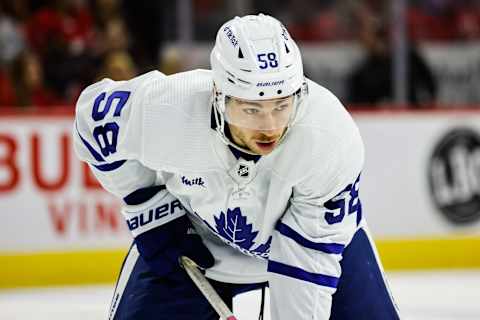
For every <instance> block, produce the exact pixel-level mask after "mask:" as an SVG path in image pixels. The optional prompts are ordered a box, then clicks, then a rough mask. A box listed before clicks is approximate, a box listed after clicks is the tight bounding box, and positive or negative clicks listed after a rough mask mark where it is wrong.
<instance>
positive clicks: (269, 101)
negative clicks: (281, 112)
mask: <svg viewBox="0 0 480 320" xmlns="http://www.w3.org/2000/svg"><path fill="white" fill-rule="evenodd" d="M229 98H230V100H231V101H234V102H235V103H237V104H249V105H259V106H263V105H279V104H283V103H288V102H290V101H291V100H292V96H287V97H282V98H274V99H267V100H247V99H241V98H236V97H229Z"/></svg>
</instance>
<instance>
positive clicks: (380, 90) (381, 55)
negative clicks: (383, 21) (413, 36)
mask: <svg viewBox="0 0 480 320" xmlns="http://www.w3.org/2000/svg"><path fill="white" fill-rule="evenodd" d="M359 40H360V43H361V45H362V47H363V48H364V50H365V58H364V60H363V61H362V62H361V63H360V64H359V65H358V66H357V67H356V68H355V69H354V70H353V72H352V73H351V75H350V77H349V79H348V83H347V95H348V102H349V103H351V104H354V105H355V104H357V105H365V104H368V105H372V104H377V105H378V104H390V103H392V102H393V98H394V92H393V79H392V73H393V61H392V52H391V46H390V43H389V35H388V31H387V29H386V28H385V27H383V26H381V25H379V24H378V23H375V20H370V22H366V23H364V24H363V26H362V28H361V30H360V32H359ZM407 55H408V68H407V86H408V87H407V99H408V101H407V102H408V103H410V104H411V105H413V106H421V105H428V104H432V103H434V102H435V96H436V83H435V79H434V77H433V74H432V71H431V70H430V68H429V67H428V65H427V63H426V62H425V60H424V59H423V58H422V56H421V55H420V54H419V52H417V50H416V48H415V47H413V46H410V47H409V49H408V53H407Z"/></svg>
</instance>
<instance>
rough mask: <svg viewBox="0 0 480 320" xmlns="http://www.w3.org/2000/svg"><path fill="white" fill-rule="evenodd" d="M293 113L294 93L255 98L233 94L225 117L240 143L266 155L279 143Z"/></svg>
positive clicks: (233, 136) (233, 134)
mask: <svg viewBox="0 0 480 320" xmlns="http://www.w3.org/2000/svg"><path fill="white" fill-rule="evenodd" d="M293 113H294V106H293V97H292V96H289V97H285V98H280V99H272V100H256V101H250V100H241V99H237V98H230V99H229V101H228V103H227V106H226V112H225V118H226V121H227V123H228V125H229V128H230V132H231V133H232V138H233V141H234V142H235V143H236V144H237V145H239V146H240V147H243V148H246V149H248V150H250V151H252V152H253V153H255V154H259V155H267V154H269V153H270V152H272V151H273V149H274V148H275V147H276V146H277V144H278V142H279V141H280V138H281V137H282V135H283V133H284V131H285V129H286V127H287V125H288V123H289V121H290V119H291V117H292V116H293Z"/></svg>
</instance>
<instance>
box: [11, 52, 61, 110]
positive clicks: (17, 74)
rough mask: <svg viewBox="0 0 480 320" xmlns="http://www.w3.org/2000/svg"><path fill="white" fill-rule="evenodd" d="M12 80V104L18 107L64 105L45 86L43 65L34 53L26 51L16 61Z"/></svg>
mask: <svg viewBox="0 0 480 320" xmlns="http://www.w3.org/2000/svg"><path fill="white" fill-rule="evenodd" d="M11 80H12V83H13V88H14V92H15V97H14V101H12V102H13V104H14V105H16V106H22V107H28V106H36V107H47V106H53V105H62V104H63V103H64V102H63V101H62V100H61V99H60V98H59V97H58V96H56V95H55V93H54V92H53V91H52V90H50V89H49V88H47V87H46V86H45V85H44V81H43V80H44V79H43V68H42V65H41V63H40V61H39V59H38V57H37V56H36V55H35V54H34V53H32V52H27V51H25V52H23V53H22V54H20V55H19V56H18V57H17V58H16V59H15V61H14V62H13V64H12V68H11Z"/></svg>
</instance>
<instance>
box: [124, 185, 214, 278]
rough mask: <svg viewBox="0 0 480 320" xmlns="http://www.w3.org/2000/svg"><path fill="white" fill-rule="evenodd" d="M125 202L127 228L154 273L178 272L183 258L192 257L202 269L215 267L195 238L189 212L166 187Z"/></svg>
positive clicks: (140, 193)
mask: <svg viewBox="0 0 480 320" xmlns="http://www.w3.org/2000/svg"><path fill="white" fill-rule="evenodd" d="M152 194H153V196H152ZM145 198H147V199H148V200H146V201H145ZM124 201H125V202H126V203H127V205H126V206H124V208H123V209H122V213H123V215H124V217H125V219H126V220H127V225H128V228H129V229H130V231H131V232H132V234H133V236H134V237H135V244H136V245H137V249H138V251H139V252H140V255H141V256H142V258H143V259H144V260H145V262H146V263H147V264H148V265H149V266H150V267H151V268H152V271H153V272H154V273H156V274H157V275H159V276H165V275H167V274H169V273H171V272H173V271H178V270H179V269H180V264H179V258H180V257H181V256H187V257H189V258H190V259H192V260H193V261H194V262H195V263H197V265H198V266H199V267H200V268H202V269H207V268H210V267H212V266H213V265H214V263H215V259H214V257H213V256H212V254H211V253H210V251H209V250H208V248H207V247H206V246H205V245H204V244H203V242H202V239H201V237H200V236H199V235H198V234H196V232H195V229H194V228H193V226H192V223H191V222H190V220H189V219H188V217H187V215H186V213H187V212H186V210H185V209H184V208H183V206H182V205H181V204H180V201H178V199H176V198H175V197H174V196H172V195H171V194H170V193H169V192H168V191H167V190H166V189H165V188H164V187H163V188H162V186H155V187H150V188H144V189H140V190H137V191H135V192H134V193H132V194H130V195H129V196H127V197H125V198H124ZM138 203H139V204H138Z"/></svg>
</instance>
